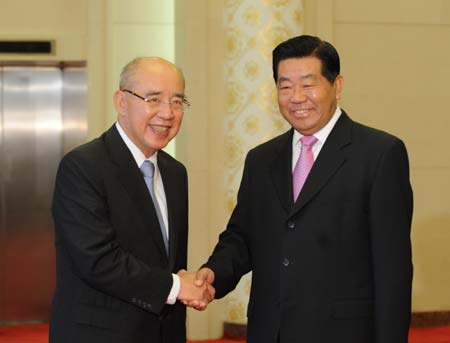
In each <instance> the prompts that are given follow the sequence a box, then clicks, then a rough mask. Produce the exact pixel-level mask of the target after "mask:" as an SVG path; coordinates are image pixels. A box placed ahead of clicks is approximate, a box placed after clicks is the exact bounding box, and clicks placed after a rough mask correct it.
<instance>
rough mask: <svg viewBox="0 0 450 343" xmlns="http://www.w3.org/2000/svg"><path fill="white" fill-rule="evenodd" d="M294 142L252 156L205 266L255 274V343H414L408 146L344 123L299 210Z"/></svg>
mask: <svg viewBox="0 0 450 343" xmlns="http://www.w3.org/2000/svg"><path fill="white" fill-rule="evenodd" d="M292 135H293V130H290V131H289V132H287V133H285V134H283V135H281V136H279V137H276V138H275V139H273V140H271V141H269V142H267V143H265V144H262V145H260V146H258V147H256V148H255V149H253V150H251V151H250V152H249V153H248V155H247V158H246V162H245V167H244V172H243V176H242V182H241V185H240V189H239V194H238V202H237V205H236V207H235V209H234V211H233V213H232V216H231V218H230V221H229V223H228V226H227V229H226V230H225V231H224V232H223V233H222V234H221V236H220V238H219V242H218V244H217V246H216V248H215V249H214V252H213V254H212V256H211V257H210V259H209V261H208V263H207V264H206V266H208V267H210V268H212V269H213V270H214V271H215V273H216V281H215V283H214V286H215V287H216V290H217V296H218V297H221V296H223V295H225V294H226V293H228V292H230V291H231V290H232V289H234V287H235V286H236V284H237V282H238V281H239V279H240V278H241V276H242V275H243V274H245V273H247V272H248V271H250V270H251V271H252V286H251V293H250V300H249V305H248V342H249V343H275V342H276V337H277V336H278V335H279V337H280V342H282V343H286V342H292V343H294V342H295V343H298V342H307V343H319V342H320V343H322V342H323V343H329V342H336V343H368V342H371V343H372V342H376V343H402V342H407V336H408V327H409V322H410V308H411V282H412V263H411V243H410V225H411V216H412V205H413V204H412V191H411V187H410V183H409V167H408V157H407V153H406V149H405V146H404V144H403V142H402V141H400V140H399V139H397V138H395V137H393V136H391V135H389V134H387V133H385V132H381V131H378V130H375V129H372V128H368V127H366V126H363V125H360V124H358V123H355V122H353V121H352V120H351V119H350V118H349V117H348V116H347V115H346V114H345V113H343V114H342V115H341V117H340V118H339V120H338V121H337V123H336V125H335V127H334V128H333V130H332V132H331V133H330V135H329V136H328V139H327V141H326V142H325V144H324V146H323V147H322V150H321V152H320V154H319V156H318V158H317V159H316V161H315V163H314V166H313V168H312V170H311V172H310V174H309V177H308V179H307V181H306V183H305V185H304V187H303V189H302V191H301V194H300V196H299V198H298V200H297V202H296V203H295V204H294V203H293V200H292V197H293V196H292Z"/></svg>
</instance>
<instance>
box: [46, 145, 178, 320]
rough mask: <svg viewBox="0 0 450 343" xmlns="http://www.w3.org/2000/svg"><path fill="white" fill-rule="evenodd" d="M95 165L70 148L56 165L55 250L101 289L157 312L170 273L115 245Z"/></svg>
mask: <svg viewBox="0 0 450 343" xmlns="http://www.w3.org/2000/svg"><path fill="white" fill-rule="evenodd" d="M100 175H101V172H100V171H99V167H98V165H96V164H95V163H94V161H92V158H90V159H89V158H86V157H85V156H84V155H83V154H81V153H79V152H77V151H75V152H72V153H70V154H68V155H67V156H66V157H65V158H63V160H62V161H61V163H60V166H59V170H58V175H57V178H56V185H55V193H54V199H53V216H54V219H55V226H56V228H55V232H56V248H57V249H59V251H61V252H62V254H64V255H65V259H66V260H67V261H69V263H70V264H71V265H70V268H71V270H72V271H73V272H74V273H75V274H76V275H77V277H79V278H80V279H81V280H83V281H84V282H85V283H87V284H88V285H89V286H90V287H93V288H95V289H97V290H99V291H101V292H104V293H106V294H108V295H110V296H113V297H116V298H120V299H122V300H124V301H127V302H130V303H133V304H134V305H136V306H139V307H140V308H143V309H144V310H147V311H150V312H154V313H160V311H161V310H162V308H163V306H164V304H165V302H166V299H167V296H168V294H169V291H170V288H171V286H172V282H173V281H172V276H171V274H170V273H169V272H167V271H164V270H162V269H159V268H155V267H150V266H149V265H147V264H145V263H144V262H142V261H141V260H139V259H138V258H136V257H135V256H133V255H132V254H131V253H130V252H128V251H125V250H124V249H123V248H122V247H121V245H120V244H119V242H118V240H117V237H116V231H115V229H114V227H113V225H112V224H111V222H110V220H109V211H110V209H109V207H108V201H107V196H106V192H105V190H104V184H103V181H102V178H101V176H100Z"/></svg>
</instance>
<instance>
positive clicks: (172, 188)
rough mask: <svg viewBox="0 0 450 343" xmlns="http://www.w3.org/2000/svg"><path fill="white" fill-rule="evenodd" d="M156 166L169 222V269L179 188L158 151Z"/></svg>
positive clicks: (173, 254)
mask: <svg viewBox="0 0 450 343" xmlns="http://www.w3.org/2000/svg"><path fill="white" fill-rule="evenodd" d="M158 168H159V171H160V173H161V177H162V181H163V185H164V193H165V194H166V202H167V216H168V223H169V267H170V270H172V269H173V266H174V263H175V257H176V251H177V244H178V235H177V221H176V218H175V216H174V212H175V210H174V209H175V208H176V206H178V204H179V199H178V198H177V194H179V191H180V190H178V189H177V187H176V185H177V183H176V176H175V175H173V173H172V170H171V169H170V167H169V166H168V161H167V158H166V157H165V156H164V154H163V152H160V153H158Z"/></svg>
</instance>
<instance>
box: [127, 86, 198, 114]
mask: <svg viewBox="0 0 450 343" xmlns="http://www.w3.org/2000/svg"><path fill="white" fill-rule="evenodd" d="M121 91H122V92H127V93H130V94H131V95H134V96H135V97H136V98H139V99H141V100H142V101H144V102H146V103H147V104H148V105H149V106H150V108H152V109H156V108H160V107H161V106H162V104H167V105H169V107H170V108H171V109H172V110H173V111H177V112H182V111H183V112H184V111H185V110H187V109H188V108H189V107H190V106H191V104H190V103H189V101H188V100H187V99H185V98H172V99H170V101H169V102H166V101H163V100H162V99H161V97H160V96H158V95H157V94H155V95H151V96H150V97H148V98H146V97H143V96H141V95H139V94H136V93H135V92H133V91H130V90H129V89H121Z"/></svg>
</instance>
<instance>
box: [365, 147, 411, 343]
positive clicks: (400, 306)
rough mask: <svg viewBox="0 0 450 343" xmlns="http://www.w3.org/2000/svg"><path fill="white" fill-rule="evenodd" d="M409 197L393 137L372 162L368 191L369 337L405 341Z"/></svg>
mask: <svg viewBox="0 0 450 343" xmlns="http://www.w3.org/2000/svg"><path fill="white" fill-rule="evenodd" d="M412 210H413V196H412V190H411V186H410V182H409V165H408V156H407V152H406V148H405V146H404V144H403V142H401V141H400V140H397V139H396V140H395V142H394V144H392V145H391V146H390V147H389V149H388V150H387V151H386V152H385V153H384V154H383V156H382V157H381V158H380V161H379V163H378V167H377V171H376V174H375V178H374V182H373V185H372V188H371V195H370V209H369V211H370V225H371V246H372V255H373V257H372V258H373V270H374V284H375V309H374V311H375V342H377V343H400V342H405V343H406V342H408V329H409V323H410V317H411V284H412V274H413V267H412V256H411V241H410V230H411V220H412Z"/></svg>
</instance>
